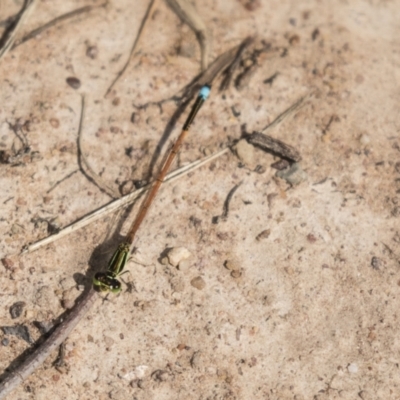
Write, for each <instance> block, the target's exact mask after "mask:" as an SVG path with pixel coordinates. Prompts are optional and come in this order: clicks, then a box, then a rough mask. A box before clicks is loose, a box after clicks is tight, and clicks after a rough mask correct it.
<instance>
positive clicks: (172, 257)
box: [168, 247, 192, 267]
mask: <svg viewBox="0 0 400 400" xmlns="http://www.w3.org/2000/svg"><path fill="white" fill-rule="evenodd" d="M191 256H192V253H191V252H190V251H189V250H188V249H187V248H185V247H174V248H172V249H171V250H170V251H169V252H168V261H169V263H170V264H171V265H173V266H174V267H177V266H178V265H179V263H180V262H181V261H183V260H187V259H188V258H189V257H191Z"/></svg>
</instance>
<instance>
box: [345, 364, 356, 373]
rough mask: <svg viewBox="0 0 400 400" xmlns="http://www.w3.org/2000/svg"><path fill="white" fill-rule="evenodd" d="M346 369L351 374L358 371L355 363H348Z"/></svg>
mask: <svg viewBox="0 0 400 400" xmlns="http://www.w3.org/2000/svg"><path fill="white" fill-rule="evenodd" d="M347 370H348V371H349V372H350V373H351V374H356V373H357V372H358V365H357V364H356V363H351V364H349V365H348V367H347Z"/></svg>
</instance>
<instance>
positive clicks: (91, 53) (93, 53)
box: [86, 45, 99, 60]
mask: <svg viewBox="0 0 400 400" xmlns="http://www.w3.org/2000/svg"><path fill="white" fill-rule="evenodd" d="M98 54H99V49H98V48H97V46H95V45H94V46H89V47H88V48H87V49H86V56H87V57H89V58H91V59H92V60H94V59H95V58H96V57H97V55H98Z"/></svg>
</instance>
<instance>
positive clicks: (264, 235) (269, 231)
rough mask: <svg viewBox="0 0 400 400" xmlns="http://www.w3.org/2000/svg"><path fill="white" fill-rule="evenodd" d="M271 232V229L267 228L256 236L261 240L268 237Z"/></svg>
mask: <svg viewBox="0 0 400 400" xmlns="http://www.w3.org/2000/svg"><path fill="white" fill-rule="evenodd" d="M270 234H271V229H265V230H263V231H262V232H260V233H259V234H258V235H257V236H256V240H258V241H260V240H263V239H268V238H269V235H270Z"/></svg>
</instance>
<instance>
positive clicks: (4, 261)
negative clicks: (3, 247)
mask: <svg viewBox="0 0 400 400" xmlns="http://www.w3.org/2000/svg"><path fill="white" fill-rule="evenodd" d="M1 262H2V264H3V265H4V267H5V269H7V270H9V271H13V270H14V261H13V260H11V258H2V259H1Z"/></svg>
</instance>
